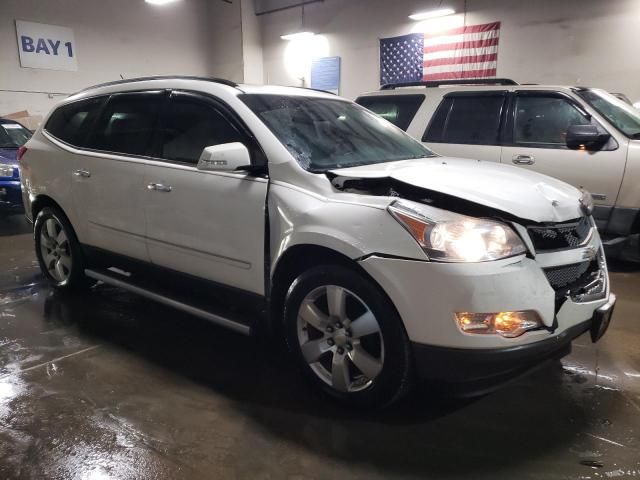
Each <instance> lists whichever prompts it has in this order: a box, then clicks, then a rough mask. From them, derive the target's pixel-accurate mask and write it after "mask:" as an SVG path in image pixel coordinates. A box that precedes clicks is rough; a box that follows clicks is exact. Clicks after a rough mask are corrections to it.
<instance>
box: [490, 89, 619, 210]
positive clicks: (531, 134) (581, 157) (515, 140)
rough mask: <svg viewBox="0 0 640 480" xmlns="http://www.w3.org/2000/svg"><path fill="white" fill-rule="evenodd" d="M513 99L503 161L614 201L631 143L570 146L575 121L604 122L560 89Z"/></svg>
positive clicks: (600, 200)
mask: <svg viewBox="0 0 640 480" xmlns="http://www.w3.org/2000/svg"><path fill="white" fill-rule="evenodd" d="M511 103H512V107H511V108H510V113H509V116H508V122H507V123H506V126H505V137H504V147H503V149H502V163H505V164H508V165H517V166H520V167H522V168H526V169H529V170H534V171H536V172H540V173H543V174H545V175H549V176H552V177H555V178H558V179H560V180H563V181H565V182H567V183H570V184H572V185H574V186H576V187H579V188H585V189H587V190H588V191H589V192H591V194H592V195H593V198H594V202H595V203H596V204H598V205H603V206H604V205H614V204H615V201H616V198H617V196H618V191H619V188H620V184H621V182H622V177H623V175H624V168H625V163H626V149H625V148H623V146H621V145H618V143H617V142H616V141H615V140H614V139H613V138H611V139H610V141H609V142H608V143H607V144H606V145H605V146H604V147H603V148H601V149H600V150H598V151H588V150H570V149H569V148H568V147H567V145H566V136H567V130H568V128H569V127H570V126H571V125H590V124H594V125H596V126H598V128H600V129H602V130H605V129H604V127H603V126H602V125H600V124H599V123H598V122H597V121H596V120H595V119H593V118H592V117H591V116H590V115H589V114H588V113H587V112H586V111H585V110H584V109H583V108H582V106H581V105H580V104H579V103H577V102H576V101H575V100H574V99H573V98H571V97H570V96H568V95H565V94H563V93H561V92H553V91H529V90H524V91H518V92H515V93H514V94H513V97H512V102H511ZM601 211H606V209H605V210H601Z"/></svg>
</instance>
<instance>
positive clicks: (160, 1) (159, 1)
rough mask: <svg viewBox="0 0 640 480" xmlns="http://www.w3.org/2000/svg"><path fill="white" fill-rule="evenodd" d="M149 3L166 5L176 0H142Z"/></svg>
mask: <svg viewBox="0 0 640 480" xmlns="http://www.w3.org/2000/svg"><path fill="white" fill-rule="evenodd" d="M144 1H145V2H147V3H150V4H151V5H166V4H167V3H172V2H175V1H176V0H144Z"/></svg>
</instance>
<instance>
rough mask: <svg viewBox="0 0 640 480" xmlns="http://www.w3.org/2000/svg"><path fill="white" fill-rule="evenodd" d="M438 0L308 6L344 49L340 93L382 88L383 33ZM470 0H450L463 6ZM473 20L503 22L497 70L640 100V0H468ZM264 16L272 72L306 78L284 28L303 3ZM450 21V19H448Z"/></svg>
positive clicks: (285, 80)
mask: <svg viewBox="0 0 640 480" xmlns="http://www.w3.org/2000/svg"><path fill="white" fill-rule="evenodd" d="M439 3H440V1H439V0H438V1H434V0H423V1H415V0H394V1H393V2H390V1H388V0H325V1H324V2H322V3H314V4H310V5H308V6H307V7H306V8H305V26H304V29H305V30H312V31H314V32H316V33H319V34H322V35H323V36H324V37H325V39H326V45H325V47H324V48H325V50H326V51H327V54H328V55H340V56H341V57H342V85H341V94H342V95H344V96H346V97H350V98H354V97H356V96H357V95H358V94H359V93H361V92H363V91H367V90H374V89H377V88H378V45H379V42H378V39H379V38H380V37H389V36H394V35H401V34H405V33H410V32H411V31H412V29H416V28H419V26H418V25H416V22H411V21H410V20H409V19H408V18H407V16H408V15H409V14H410V13H413V12H416V11H422V10H428V9H432V8H436V7H437V5H438V4H439ZM464 4H465V2H464V1H463V0H450V1H447V2H443V6H451V7H452V8H454V9H456V11H458V12H463V11H464ZM466 5H467V15H466V19H464V18H462V16H460V18H459V20H460V21H465V20H466V24H476V23H484V22H490V21H496V20H499V21H501V22H502V30H501V39H500V50H499V58H498V75H499V76H504V77H511V78H514V79H515V80H517V81H519V82H538V83H541V82H542V83H560V84H584V85H592V86H599V87H603V88H606V89H609V90H611V91H620V92H624V93H626V94H627V95H628V96H629V97H630V98H631V100H633V101H636V100H640V82H638V81H637V79H638V78H639V77H640V63H639V62H637V61H635V59H636V58H637V52H636V50H637V45H638V44H640V29H639V28H638V25H640V2H638V1H637V0H606V1H604V0H600V1H596V0H590V1H587V0H536V1H530V0H467V1H466ZM260 18H261V19H262V32H263V45H264V62H265V79H266V81H268V82H270V83H276V84H285V85H301V84H302V81H301V80H300V78H298V76H297V75H296V73H295V71H294V70H295V69H292V68H291V66H290V65H287V64H286V63H287V62H288V63H290V61H288V60H287V61H285V58H287V49H290V47H289V45H288V43H287V42H285V41H283V40H281V39H280V35H282V34H284V33H289V32H292V31H296V30H298V29H300V27H301V23H300V22H301V18H300V9H299V8H296V9H292V10H287V11H282V12H278V13H274V14H270V15H265V16H263V17H260ZM446 21H450V20H446Z"/></svg>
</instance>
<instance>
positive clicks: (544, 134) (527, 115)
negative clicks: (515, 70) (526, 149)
mask: <svg viewBox="0 0 640 480" xmlns="http://www.w3.org/2000/svg"><path fill="white" fill-rule="evenodd" d="M514 122H515V123H514V128H513V141H514V143H516V144H519V145H527V144H529V145H532V144H537V145H540V146H550V147H554V146H555V147H564V146H566V139H567V130H568V129H569V127H570V126H572V125H590V124H591V121H590V120H589V119H588V118H586V117H585V116H584V115H583V114H582V113H581V112H580V111H579V110H578V109H577V108H576V107H574V106H573V105H572V104H571V103H569V102H568V101H567V100H566V99H564V98H560V97H552V96H549V97H546V96H537V95H536V96H518V97H517V98H516V106H515V119H514Z"/></svg>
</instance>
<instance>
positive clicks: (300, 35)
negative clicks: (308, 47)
mask: <svg viewBox="0 0 640 480" xmlns="http://www.w3.org/2000/svg"><path fill="white" fill-rule="evenodd" d="M314 35H315V33H313V32H298V33H289V34H287V35H282V36H281V37H280V38H281V39H282V40H300V39H302V38H311V37H313V36H314Z"/></svg>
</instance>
